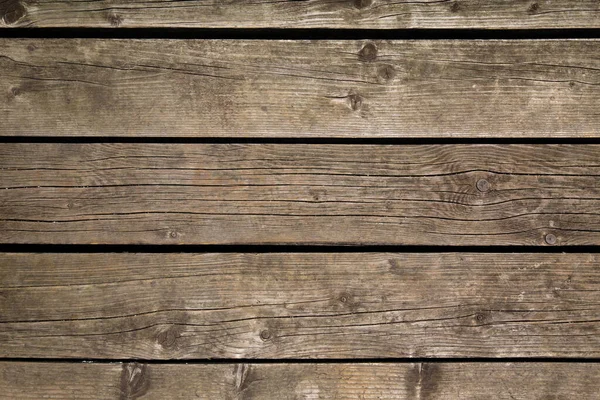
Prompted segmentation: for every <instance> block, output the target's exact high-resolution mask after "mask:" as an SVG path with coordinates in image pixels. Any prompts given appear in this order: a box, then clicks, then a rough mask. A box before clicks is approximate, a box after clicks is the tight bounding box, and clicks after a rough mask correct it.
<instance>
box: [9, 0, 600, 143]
mask: <svg viewBox="0 0 600 400" xmlns="http://www.w3.org/2000/svg"><path fill="white" fill-rule="evenodd" d="M187 3H188V2H186V4H187ZM497 3H505V2H497ZM580 3H581V2H578V4H580ZM60 4H63V3H60ZM73 4H81V5H89V4H92V3H90V2H74V3H73ZM295 4H304V3H299V2H295ZM594 4H596V5H597V6H600V2H597V1H595V2H594ZM577 7H579V6H577ZM566 20H567V19H565V21H566ZM595 20H597V21H600V18H596V19H595ZM0 71H2V72H1V73H0V121H2V123H1V124H0V134H1V135H3V136H64V137H69V136H104V137H106V136H128V137H140V136H144V137H202V138H206V137H228V138H232V137H305V138H308V137H312V138H324V137H348V138H368V137H388V138H390V137H429V138H438V137H511V138H519V137H545V138H553V137H554V138H558V137H571V138H574V137H579V138H581V137H600V128H599V127H600V113H599V112H598V103H599V102H600V89H599V88H600V86H599V85H600V42H599V41H598V40H535V41H531V40H512V41H511V40H498V41H473V40H439V41H384V40H377V41H354V40H349V41H348V40H347V41H331V40H323V41H260V40H250V41H248V40H99V39H0Z"/></svg>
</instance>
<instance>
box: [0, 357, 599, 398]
mask: <svg viewBox="0 0 600 400" xmlns="http://www.w3.org/2000/svg"><path fill="white" fill-rule="evenodd" d="M599 379H600V368H599V366H598V364H582V363H569V364H563V363H541V362H533V363H440V364H436V363H419V364H408V363H392V364H389V363H385V364H381V363H380V364H375V363H373V364H348V363H340V364H218V365H202V364H193V365H173V364H149V365H144V364H139V363H127V364H116V363H115V364H94V363H91V364H70V363H60V364H58V363H33V362H32V363H21V362H0V383H2V386H3V393H0V396H3V395H6V397H3V398H9V399H15V400H20V399H40V398H42V397H44V398H47V397H51V398H54V399H122V400H123V399H138V398H143V399H157V400H163V399H166V398H168V399H191V398H195V399H207V400H213V399H231V400H233V399H237V400H253V399H254V400H258V399H261V400H270V399H272V400H296V399H356V400H375V399H423V400H457V399H497V400H514V399H519V400H556V399H581V400H588V399H589V400H595V399H597V398H598V397H597V385H596V383H597V382H598V380H599ZM143 385H145V389H143V390H140V389H141V388H142V387H144V386H143Z"/></svg>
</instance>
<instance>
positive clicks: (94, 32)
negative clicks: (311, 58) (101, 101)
mask: <svg viewBox="0 0 600 400" xmlns="http://www.w3.org/2000/svg"><path fill="white" fill-rule="evenodd" d="M0 37H4V38H40V39H46V38H47V39H50V38H53V39H54V38H98V39H244V40H341V39H343V40H361V39H371V40H447V39H476V40H493V39H511V40H512V39H596V38H600V29H332V28H329V29H314V28H305V29H298V28H291V29H288V28H11V29H0Z"/></svg>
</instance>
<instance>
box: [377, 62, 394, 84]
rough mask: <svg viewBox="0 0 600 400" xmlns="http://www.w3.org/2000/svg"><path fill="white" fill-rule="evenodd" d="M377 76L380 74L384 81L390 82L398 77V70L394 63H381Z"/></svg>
mask: <svg viewBox="0 0 600 400" xmlns="http://www.w3.org/2000/svg"><path fill="white" fill-rule="evenodd" d="M377 76H379V77H380V78H381V79H382V80H383V81H384V82H389V81H391V80H392V79H394V78H395V77H396V70H395V69H394V67H393V66H392V65H389V64H385V65H380V66H379V67H378V68H377Z"/></svg>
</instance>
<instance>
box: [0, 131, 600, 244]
mask: <svg viewBox="0 0 600 400" xmlns="http://www.w3.org/2000/svg"><path fill="white" fill-rule="evenodd" d="M0 167H1V168H2V174H0V188H2V189H0V242H1V243H53V244H69V243H79V244H95V243H105V244H333V245H336V244H344V245H345V244H367V245H368V244H394V245H544V246H545V245H598V244H600V214H599V213H598V209H599V208H600V146H597V145H414V146H411V145H405V146H402V145H387V146H386V145H317V144H128V143H116V144H60V143H46V144H44V143H29V144H27V143H12V144H11V143H4V144H2V145H0Z"/></svg>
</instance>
